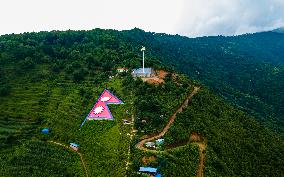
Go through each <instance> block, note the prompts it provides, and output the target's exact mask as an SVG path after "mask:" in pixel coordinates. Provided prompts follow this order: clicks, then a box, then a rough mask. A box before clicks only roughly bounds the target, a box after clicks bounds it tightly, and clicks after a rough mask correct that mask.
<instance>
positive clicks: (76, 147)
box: [70, 143, 79, 151]
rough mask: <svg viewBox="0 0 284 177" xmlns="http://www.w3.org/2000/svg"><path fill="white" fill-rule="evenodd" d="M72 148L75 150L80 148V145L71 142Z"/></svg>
mask: <svg viewBox="0 0 284 177" xmlns="http://www.w3.org/2000/svg"><path fill="white" fill-rule="evenodd" d="M70 148H71V149H73V150H74V151H78V150H79V145H78V144H76V143H70Z"/></svg>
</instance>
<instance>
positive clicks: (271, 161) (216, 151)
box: [165, 89, 284, 176]
mask: <svg viewBox="0 0 284 177" xmlns="http://www.w3.org/2000/svg"><path fill="white" fill-rule="evenodd" d="M191 132H198V133H200V134H202V135H203V136H204V137H206V139H207V142H208V144H207V147H206V162H205V176H281V175H282V174H283V170H284V168H283V166H284V163H283V158H284V142H283V140H282V139H281V137H280V136H278V135H276V134H275V133H272V132H271V131H269V130H268V129H267V128H264V127H263V126H261V125H260V124H259V123H258V122H256V121H255V120H253V118H251V117H250V116H247V115H245V114H244V113H243V112H241V111H238V110H236V109H235V108H233V107H232V106H229V105H228V104H226V103H225V102H224V101H223V100H222V99H220V98H217V97H216V96H214V95H213V94H212V93H210V92H208V91H207V90H206V89H201V91H199V94H197V95H195V97H193V98H192V101H191V103H190V104H189V106H188V107H187V108H186V109H185V110H184V111H183V112H182V113H180V114H178V115H177V118H176V119H175V122H174V123H173V125H172V126H171V128H170V129H169V131H168V133H167V134H166V136H165V142H167V144H168V145H174V144H182V143H184V142H187V141H189V135H190V133H191ZM187 154H188V153H187V152H185V153H184V156H187Z"/></svg>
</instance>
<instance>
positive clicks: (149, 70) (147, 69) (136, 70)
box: [133, 68, 153, 74]
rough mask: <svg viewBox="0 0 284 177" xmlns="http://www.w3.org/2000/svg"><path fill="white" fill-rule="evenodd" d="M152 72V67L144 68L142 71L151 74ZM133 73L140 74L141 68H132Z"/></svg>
mask: <svg viewBox="0 0 284 177" xmlns="http://www.w3.org/2000/svg"><path fill="white" fill-rule="evenodd" d="M152 72H153V69H152V68H144V73H145V74H152ZM133 73H134V74H138V73H139V74H140V73H141V74H142V73H143V68H137V69H134V70H133Z"/></svg>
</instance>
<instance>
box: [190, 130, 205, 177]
mask: <svg viewBox="0 0 284 177" xmlns="http://www.w3.org/2000/svg"><path fill="white" fill-rule="evenodd" d="M189 142H190V143H192V144H196V145H197V146H198V149H199V164H198V168H197V171H196V177H204V167H205V149H206V144H207V142H206V140H205V139H204V138H203V137H202V136H201V135H200V134H198V133H197V132H192V133H191V135H190V138H189Z"/></svg>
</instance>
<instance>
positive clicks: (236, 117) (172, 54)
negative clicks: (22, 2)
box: [0, 29, 284, 177]
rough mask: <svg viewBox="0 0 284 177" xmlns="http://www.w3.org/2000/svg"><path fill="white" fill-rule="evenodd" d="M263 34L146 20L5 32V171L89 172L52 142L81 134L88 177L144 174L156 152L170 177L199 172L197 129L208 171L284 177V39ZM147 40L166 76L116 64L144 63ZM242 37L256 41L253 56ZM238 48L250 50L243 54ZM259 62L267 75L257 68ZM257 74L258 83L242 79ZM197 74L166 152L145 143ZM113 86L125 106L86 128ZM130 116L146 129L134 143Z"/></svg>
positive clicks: (0, 125)
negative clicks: (120, 27) (123, 27)
mask: <svg viewBox="0 0 284 177" xmlns="http://www.w3.org/2000/svg"><path fill="white" fill-rule="evenodd" d="M262 35H263V36H262ZM266 35H271V36H273V35H276V34H274V33H265V34H253V35H251V36H250V35H244V36H240V37H229V38H225V37H216V38H215V37H214V38H196V39H188V38H185V37H180V36H169V35H165V34H154V33H146V32H144V31H141V30H139V29H134V30H130V31H122V32H119V31H115V30H101V29H95V30H91V31H64V32H60V31H52V32H39V33H24V34H17V35H15V34H13V35H3V36H0V110H1V111H0V174H1V176H7V177H9V176H85V173H86V172H85V170H84V167H83V164H82V162H81V159H80V156H79V154H77V153H75V152H72V151H71V150H70V149H68V148H64V147H62V146H60V145H56V144H54V143H50V141H54V142H58V143H62V144H63V145H66V146H68V144H69V143H70V142H76V143H78V144H79V145H80V150H79V152H80V153H81V154H82V155H83V159H84V161H85V164H86V167H87V172H88V174H89V175H90V176H125V175H127V176H139V174H137V173H136V172H137V170H138V168H139V166H141V165H144V164H143V163H142V160H141V159H143V157H145V156H155V158H156V161H154V162H152V163H151V164H150V165H151V166H153V167H159V168H160V171H161V173H162V174H163V175H164V176H174V175H181V176H195V175H196V170H197V168H198V160H199V156H198V153H199V152H198V148H197V146H196V145H195V144H192V143H189V144H187V142H188V138H189V135H190V134H191V133H192V132H198V133H200V134H201V135H202V136H203V137H204V138H205V139H206V140H207V148H206V152H205V153H206V162H205V175H206V176H281V174H282V173H283V167H282V166H284V165H283V162H282V159H283V154H284V149H283V147H284V146H283V143H284V141H283V138H282V136H281V135H280V134H277V133H275V132H282V130H283V124H282V122H281V121H282V119H281V117H283V114H282V113H283V110H282V109H280V108H281V104H282V103H283V95H282V94H281V93H282V92H283V91H282V90H283V89H282V90H281V89H280V88H282V86H283V79H281V78H283V77H282V75H283V66H282V64H281V62H282V60H281V57H282V53H281V52H278V51H279V50H282V48H281V47H283V45H281V44H282V43H281V40H282V36H277V37H280V39H281V40H279V41H278V43H277V45H275V46H276V47H275V49H273V47H270V48H268V49H267V50H265V51H262V50H260V49H259V47H261V45H260V44H259V45H256V44H255V43H257V42H256V41H258V40H260V41H261V40H264V39H267V38H268V37H267V36H266ZM277 35H278V34H277ZM255 38H256V39H255ZM262 38H264V39H262ZM275 38H276V37H275ZM273 39H274V38H273ZM274 40H276V39H274ZM232 41H235V44H234V45H233V46H234V47H235V48H234V49H232V48H230V45H229V44H231V43H232ZM243 42H246V43H245V44H241V43H243ZM141 45H145V46H146V50H147V52H148V53H147V55H146V57H147V58H146V65H147V66H149V67H154V68H156V69H161V68H162V69H165V70H167V71H168V72H169V74H168V75H167V76H166V78H165V79H164V80H165V83H164V84H160V85H153V84H148V83H145V82H143V81H142V80H141V79H133V78H132V76H131V75H130V74H129V73H122V74H117V73H116V68H118V67H127V68H129V69H131V68H136V67H139V66H140V64H141V59H140V58H141V56H140V54H139V49H140V47H141ZM242 45H246V46H252V47H251V48H250V50H252V53H253V54H252V56H251V55H250V56H248V53H246V52H249V47H243V48H240V46H242ZM255 45H256V46H255ZM266 45H270V43H267V44H266ZM271 45H272V42H271ZM221 46H226V47H228V49H226V50H225V49H224V48H222V47H221ZM262 47H263V46H262ZM179 48H180V49H179ZM229 48H230V49H229ZM205 49H206V51H207V50H208V52H204V51H205ZM274 50H275V51H276V52H278V53H277V55H276V54H275V51H274ZM253 51H259V52H261V57H260V58H259V59H258V60H252V59H251V57H252V58H253V57H256V56H257V55H256V54H255V53H254V52H253ZM228 55H229V56H230V57H228ZM278 55H279V56H278ZM240 56H243V57H244V58H246V59H240V60H238V61H239V62H236V58H238V57H240ZM274 56H275V57H274ZM277 56H278V57H277ZM270 57H271V58H273V60H271V61H270V60H269V61H268V59H269V58H270ZM216 58H218V60H217V59H216ZM209 59H210V60H209ZM255 67H257V68H258V69H259V70H260V71H261V72H255V73H252V75H250V74H248V73H250V71H252V70H253V69H255ZM197 68H198V69H197ZM196 71H198V72H199V74H198V73H197V72H196ZM233 71H235V73H236V74H235V75H234V74H232V73H233ZM243 71H244V72H243ZM179 72H180V73H179ZM181 72H183V73H184V74H187V75H189V77H190V79H189V78H188V77H187V76H185V75H183V74H182V73H181ZM173 73H178V74H177V75H176V74H173ZM240 73H242V74H241V75H239V74H240ZM221 76H222V77H223V76H226V77H223V78H222V77H221ZM227 76H228V77H229V76H231V77H230V79H229V78H227ZM251 77H254V81H255V84H256V85H253V86H251V85H249V84H248V83H246V82H244V81H246V79H249V78H251ZM237 78H238V79H237ZM191 79H195V80H198V81H199V82H200V83H202V84H204V86H202V88H201V90H200V92H198V93H197V94H196V95H195V96H194V97H193V99H192V100H191V101H190V102H189V106H188V107H187V108H185V110H183V112H182V113H178V115H177V117H176V120H175V122H174V123H173V125H172V126H171V127H170V129H169V131H168V132H167V133H166V134H165V136H164V138H165V141H166V142H165V147H162V149H166V150H167V149H168V150H167V151H166V153H161V154H153V153H151V152H144V151H141V150H138V149H136V148H135V145H136V143H137V142H138V141H139V139H140V138H142V137H143V136H146V135H149V134H157V133H158V132H160V131H161V130H162V129H163V127H164V126H165V125H166V124H167V122H168V120H169V117H170V116H171V115H172V114H173V113H174V112H175V111H176V109H177V108H178V107H179V106H180V104H181V103H182V102H183V101H184V99H185V97H186V95H187V94H188V93H190V92H191V91H192V89H193V86H196V85H199V84H197V82H196V81H192V80H191ZM261 83H263V84H261ZM240 85H242V86H241V87H240ZM205 86H208V89H210V91H208V89H207V88H205ZM267 86H269V87H267ZM104 88H108V89H109V90H111V91H112V92H113V93H114V94H115V95H117V96H118V97H119V98H120V99H121V100H123V102H124V103H125V104H123V105H110V110H111V111H112V114H113V115H114V118H115V119H114V121H87V122H86V124H85V125H84V126H83V127H82V128H81V129H80V124H81V123H82V121H83V120H84V118H85V116H86V115H87V114H88V112H89V111H90V109H91V107H92V106H93V104H94V102H95V101H96V99H97V98H98V97H99V94H100V93H101V92H102V91H103V90H104ZM277 88H278V89H277ZM268 90H269V92H268ZM248 91H249V92H248ZM271 93H273V94H271ZM217 94H219V95H222V96H223V98H220V97H219V96H217ZM224 98H225V99H224ZM233 98H235V99H233ZM235 105H237V107H236V106H235ZM248 105H249V106H250V107H249V106H248ZM282 105H283V104H282ZM239 108H241V109H239ZM243 111H245V112H243ZM247 113H249V115H248V114H247ZM132 116H134V118H135V121H134V128H135V129H137V130H138V132H137V134H136V135H135V136H134V138H133V140H131V137H130V136H129V135H130V134H131V133H132V132H131V131H132V129H131V125H125V124H123V119H128V120H131V118H132ZM260 120H261V121H260ZM143 121H144V123H143ZM275 125H277V126H275ZM44 127H48V128H50V129H51V133H50V134H49V135H42V134H40V130H41V129H42V128H44ZM181 145H182V146H181ZM129 147H130V152H131V156H130V159H128V157H129V156H128V149H129ZM173 147H174V148H173ZM175 147H176V148H175ZM128 161H129V162H130V166H129V168H128V169H127V170H126V166H127V165H126V164H127V162H128Z"/></svg>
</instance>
